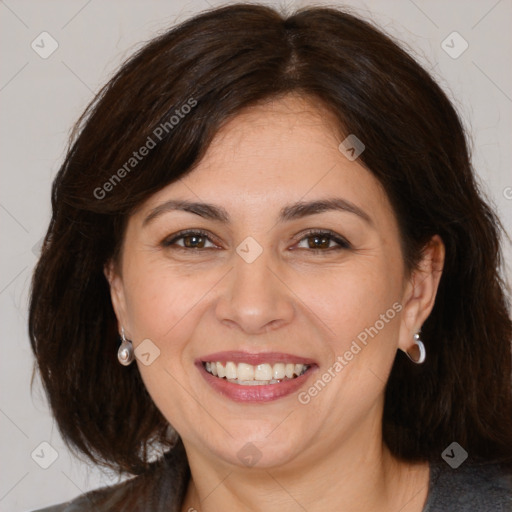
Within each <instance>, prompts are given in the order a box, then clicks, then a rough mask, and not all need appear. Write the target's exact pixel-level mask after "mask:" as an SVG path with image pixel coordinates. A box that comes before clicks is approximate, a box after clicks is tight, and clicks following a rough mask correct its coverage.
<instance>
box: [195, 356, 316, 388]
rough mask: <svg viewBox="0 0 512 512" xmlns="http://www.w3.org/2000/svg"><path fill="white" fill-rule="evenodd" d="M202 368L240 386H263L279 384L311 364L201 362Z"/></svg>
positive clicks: (297, 374) (299, 373)
mask: <svg viewBox="0 0 512 512" xmlns="http://www.w3.org/2000/svg"><path fill="white" fill-rule="evenodd" d="M202 364H203V368H204V369H205V370H206V371H207V372H208V373H209V374H210V375H213V376H214V377H217V378H218V379H222V380H227V381H228V382H231V383H233V384H240V385H241V386H265V385H268V384H280V383H281V382H286V381H289V380H293V379H296V378H297V377H300V376H301V375H304V373H306V372H307V371H308V370H309V368H310V367H311V365H308V364H300V363H274V364H269V363H263V364H258V365H252V364H247V363H238V364H237V363H234V362H233V361H227V362H219V361H206V362H203V363H202Z"/></svg>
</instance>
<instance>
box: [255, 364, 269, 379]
mask: <svg viewBox="0 0 512 512" xmlns="http://www.w3.org/2000/svg"><path fill="white" fill-rule="evenodd" d="M271 378H272V366H270V365H269V364H267V363H264V364H259V365H258V366H256V370H255V372H254V380H270V379H271Z"/></svg>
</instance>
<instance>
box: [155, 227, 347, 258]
mask: <svg viewBox="0 0 512 512" xmlns="http://www.w3.org/2000/svg"><path fill="white" fill-rule="evenodd" d="M187 236H199V237H203V238H206V239H207V240H208V241H209V242H211V243H215V242H214V241H213V240H212V239H211V238H210V236H209V234H208V233H207V232H206V231H203V230H201V229H196V230H184V231H180V232H178V233H175V234H174V235H171V237H168V238H166V239H165V240H164V241H163V242H162V244H161V245H162V246H163V247H164V248H172V249H178V250H184V251H198V250H203V251H204V250H208V249H213V248H212V247H207V248H193V247H182V246H179V245H175V243H176V242H177V241H178V240H181V239H183V238H185V237H187ZM300 236H301V238H300V239H299V240H298V242H297V243H300V242H302V241H303V240H305V239H307V238H313V237H317V238H328V239H329V240H330V241H333V242H336V243H337V244H338V247H328V248H327V249H320V248H318V249H309V248H308V250H309V251H310V252H315V253H326V252H331V251H339V250H343V249H345V250H347V249H351V248H352V246H351V245H350V243H349V242H348V241H347V240H346V239H345V238H343V237H341V236H340V235H338V234H336V233H334V232H333V231H330V230H315V229H312V230H309V231H306V232H305V233H301V235H300ZM173 246H174V247H173Z"/></svg>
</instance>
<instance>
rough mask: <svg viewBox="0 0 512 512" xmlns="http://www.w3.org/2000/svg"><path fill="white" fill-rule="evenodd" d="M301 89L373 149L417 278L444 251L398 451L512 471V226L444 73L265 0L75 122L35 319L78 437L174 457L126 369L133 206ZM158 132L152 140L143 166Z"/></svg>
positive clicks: (134, 64)
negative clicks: (437, 241) (226, 133)
mask: <svg viewBox="0 0 512 512" xmlns="http://www.w3.org/2000/svg"><path fill="white" fill-rule="evenodd" d="M289 93H295V94H300V95H302V96H303V97H305V98H310V99H312V100H313V101H315V102H317V104H319V105H322V106H324V107H325V108H327V109H329V111H330V112H332V113H333V114H334V115H335V116H336V118H337V119H338V122H339V131H340V133H344V134H345V135H348V134H355V135H356V136H357V137H358V138H359V139H360V140H361V141H363V143H364V144H365V146H366V149H365V151H364V152H363V153H362V155H361V156H360V157H359V158H360V161H361V163H362V164H363V165H365V166H366V167H367V168H368V169H369V170H370V171H371V172H372V173H373V174H374V175H375V176H376V178H377V179H378V180H379V181H380V182H381V183H382V185H383V186H384V188H385V190H386V192H387V194H388V197H389V199H390V201H391V204H392V205H393V208H394V211H395V214H396V217H397V219H398V223H399V227H400V230H401V239H402V245H403V255H404V262H405V266H406V268H407V269H408V270H409V271H410V270H411V269H413V268H414V266H415V264H416V263H417V262H418V261H419V257H420V255H421V250H422V248H423V247H424V245H425V243H426V242H427V241H428V240H429V239H430V238H431V237H432V236H433V235H435V234H438V235H440V236H441V238H442V240H443V241H444V243H445V246H446V261H445V265H444V270H443V274H442V278H441V282H440V286H439V290H438V294H437V299H436V303H435V306H434V309H433V311H432V313H431V315H430V317H429V318H428V320H427V321H426V322H425V324H424V325H423V329H422V334H423V340H424V342H425V345H426V347H427V351H428V359H427V361H426V363H425V364H424V365H419V366H416V365H414V364H412V363H410V361H408V360H407V359H406V358H404V356H403V354H401V353H400V352H399V353H398V354H397V357H396V360H395V363H394V366H393V369H392V372H391V376H390V379H389V382H388V384H387V388H386V401H385V411H384V418H383V429H384V439H385V442H386V443H387V445H388V446H389V448H390V449H391V451H392V452H393V453H394V454H395V455H396V456H398V457H401V458H403V459H408V460H434V459H438V458H439V457H440V454H441V452H442V451H443V450H444V448H446V447H447V446H448V445H449V444H450V443H452V442H453V441H457V442H458V443H459V444H460V445H462V446H463V447H464V448H465V449H466V450H467V451H468V452H469V454H470V457H472V458H474V459H475V460H476V459H480V460H488V461H491V460H499V459H501V460H511V459H512V423H511V421H512V420H511V418H512V396H511V338H512V326H511V320H510V318H509V316H508V314H507V299H506V296H505V293H504V290H505V286H504V284H503V282H502V281H501V279H500V273H499V270H500V246H499V236H500V229H501V228H500V224H499V221H498V219H497V218H496V216H495V214H494V213H493V211H492V210H491V209H490V207H489V206H488V205H487V203H486V202H485V200H484V199H483V198H482V194H481V192H480V191H479V189H478V186H477V183H476V182H475V177H474V174H473V171H472V167H471V163H470V158H469V152H468V147H467V142H466V138H465V132H464V130H463V127H462V125H461V122H460V120H459V117H458V115H457V113H456V112H455V110H454V108H453V107H452V105H451V103H450V101H449V100H448V99H447V97H446V95H445V94H444V93H443V91H442V90H441V89H440V87H439V86H438V85H437V84H436V83H435V82H434V80H433V79H432V78H431V76H430V75H429V74H428V73H427V72H426V71H425V70H424V69H423V68H422V67H421V66H419V65H418V64H417V63H416V62H415V61H414V60H413V58H411V57H410V56H409V55H408V54H407V53H406V52H405V51H404V50H402V49H401V47H400V46H399V45H398V44H397V43H395V42H393V41H392V40H391V39H390V38H389V37H388V36H386V35H384V34H383V33H382V32H380V31H379V30H377V29H376V28H374V27H373V26H372V25H371V24H369V23H368V22H365V21H362V20H361V19H358V18H357V17H355V16H353V15H351V14H348V13H346V12H342V11H339V10H336V9H331V8H308V9H303V10H300V11H297V12H295V13H294V14H292V15H290V16H284V15H281V14H280V13H278V12H276V11H275V10H274V9H271V8H269V7H264V6H255V5H250V4H236V5H231V6H228V7H223V8H218V9H214V10H211V11H207V12H205V13H202V14H200V15H198V16H196V17H194V18H192V19H190V20H188V21H186V22H185V23H183V24H181V25H179V26H177V27H175V28H172V29H171V30H169V31H168V32H166V33H164V34H163V35H161V36H159V37H157V38H156V39H154V40H152V41H151V42H149V44H147V45H146V46H145V47H144V48H142V49H141V50H140V51H138V52H137V53H136V54H135V55H134V56H133V57H132V58H130V59H129V60H128V61H127V62H126V63H125V64H124V65H123V66H122V68H121V69H120V70H119V72H118V73H117V74H116V75H115V76H114V77H113V78H112V79H111V80H110V81H109V82H108V84H107V85H106V86H105V87H104V88H103V89H102V91H101V92H100V93H99V94H98V96H97V97H96V99H95V100H94V101H93V102H92V103H91V105H90V106H89V107H88V108H87V110H86V112H85V113H84V114H83V116H82V117H81V119H80V120H79V122H78V124H77V126H76V129H75V131H74V135H73V137H72V141H71V142H70V148H69V150H68V153H67V156H66V158H65V161H64V163H63V165H62V167H61V169H60V171H59V173H58V175H57V177H56V178H55V181H54V183H53V189H52V207H53V215H52V219H51V222H50V226H49V228H48V233H47V236H46V239H45V243H44V246H43V250H42V255H41V258H40V260H39V262H38V265H37V268H36V269H35V273H34V276H33V284H32V295H31V303H30V320H29V329H30V340H31V344H32V348H33V351H34V353H35V356H36V359H37V367H38V369H39V372H40V375H41V378H42V382H43V384H44V388H45V391H46V393H47V396H48V399H49V402H50V405H51V408H52V411H53V414H54V416H55V418H56V420H57V423H58V426H59V428H60V431H61V433H62V435H63V437H64V439H65V440H66V442H68V444H69V446H70V447H72V448H76V449H78V450H79V452H82V453H84V454H86V455H87V456H88V457H89V458H90V459H92V460H93V461H94V462H95V463H98V464H104V465H108V466H110V467H114V468H116V469H117V470H119V471H120V472H131V473H135V474H138V473H141V472H143V471H144V470H145V469H146V468H147V460H148V456H149V453H150V448H151V447H152V446H157V445H159V443H163V446H164V447H165V446H169V445H168V444H166V431H167V422H166V420H165V418H164V417H163V416H162V414H161V413H160V412H159V411H158V409H157V408H156V406H155V405H154V403H153V402H152V400H151V398H150V396H149V394H148V393H147V391H146V389H145V387H144V384H143V382H142V380H141V377H140V374H139V372H138V369H137V367H136V365H132V366H131V367H128V368H125V367H122V366H120V365H119V364H118V362H117V359H116V353H117V348H118V344H119V336H118V333H117V322H116V318H115V315H114V312H113V308H112V304H111V300H110V294H109V287H108V283H107V281H106V279H105V276H104V274H103V267H104V265H105V263H106V262H107V261H109V260H110V259H112V258H114V259H115V258H116V257H117V255H118V253H119V248H120V245H121V242H122V239H123V235H124V228H125V225H126V221H127V219H128V217H129V216H130V214H131V213H132V212H133V211H134V209H135V208H136V207H137V206H138V205H140V204H141V203H142V202H143V201H144V200H146V199H147V198H149V197H150V196H151V195H152V194H154V193H155V192H156V191H158V190H159V189H161V188H163V187H164V186H166V185H168V184H170V183H172V182H173V181H175V180H177V179H178V178H179V177H182V176H184V175H185V174H186V173H188V172H190V171H191V170H192V169H193V168H194V166H195V165H196V164H197V163H198V162H199V161H200V159H201V157H202V156H203V155H204V153H205V151H206V149H207V148H208V145H209V143H210V142H211V140H212V138H213V137H214V136H215V134H216V133H217V131H218V130H219V128H220V126H221V125H222V124H223V123H225V122H226V121H227V120H228V119H230V118H232V117H233V116H235V115H237V113H239V112H240V111H241V109H243V108H244V107H247V106H251V105H257V104H258V103H259V102H262V101H266V100H269V99H275V98H279V97H281V96H283V95H285V94H289ZM185 105H188V106H189V107H190V108H188V107H187V108H185V107H184V106H185ZM172 116H174V117H175V119H172ZM178 118H179V120H177V119H178ZM159 130H160V131H159ZM157 133H158V134H160V135H161V137H157V136H156V134H157ZM150 138H151V140H152V141H153V142H155V146H154V147H153V148H151V150H150V151H149V152H148V153H147V154H146V155H145V156H144V158H140V159H137V161H136V162H135V161H134V160H133V161H132V160H130V158H134V155H133V153H134V151H138V150H139V148H141V147H143V146H145V145H146V146H149V145H150V143H149V139H150ZM157 139H158V140H157ZM121 169H124V170H125V172H123V171H121ZM116 176H117V177H116ZM127 398H128V399H127ZM159 446H162V445H159Z"/></svg>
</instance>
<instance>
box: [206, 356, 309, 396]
mask: <svg viewBox="0 0 512 512" xmlns="http://www.w3.org/2000/svg"><path fill="white" fill-rule="evenodd" d="M197 367H198V368H199V371H200V372H201V375H202V376H203V377H204V379H205V380H206V382H208V384H210V386H211V387H212V388H213V389H214V390H215V391H217V392H219V393H220V394H221V395H224V396H226V397H228V398H230V399H231V400H234V401H235V402H270V401H272V400H277V399H278V398H283V397H285V396H288V395H290V394H292V393H294V392H295V391H297V390H298V389H299V388H300V387H301V386H302V385H304V383H305V382H306V381H307V380H308V379H309V377H310V375H311V374H312V373H313V371H314V370H315V368H316V366H310V367H309V368H308V369H307V371H306V372H305V373H304V374H302V375H301V376H300V377H295V379H291V380H285V381H284V382H281V383H279V384H262V385H259V386H243V385H242V384H235V383H234V382H229V381H227V380H226V379H220V378H219V377H214V376H213V375H212V374H211V373H208V372H207V371H206V369H205V368H204V366H203V364H202V363H198V364H197Z"/></svg>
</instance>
